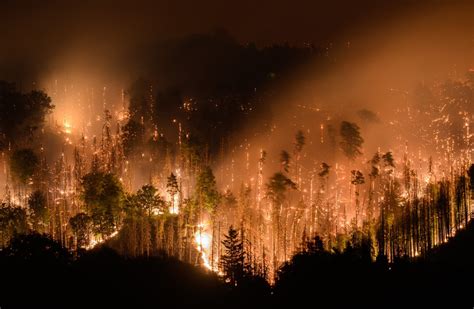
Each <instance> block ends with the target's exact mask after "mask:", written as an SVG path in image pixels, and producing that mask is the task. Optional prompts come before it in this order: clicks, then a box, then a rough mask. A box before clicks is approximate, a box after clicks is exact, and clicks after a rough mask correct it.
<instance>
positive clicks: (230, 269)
mask: <svg viewBox="0 0 474 309" xmlns="http://www.w3.org/2000/svg"><path fill="white" fill-rule="evenodd" d="M224 237H225V239H224V240H223V241H222V244H223V245H224V250H225V252H224V254H223V255H222V256H221V269H222V272H223V273H224V280H226V281H227V282H229V283H230V284H231V285H232V286H235V285H237V284H238V282H239V281H240V280H241V279H242V278H243V277H244V266H245V265H244V256H245V252H244V247H243V243H242V239H241V238H240V237H239V232H238V231H237V230H236V229H234V228H233V226H232V225H231V226H230V227H229V231H228V234H227V235H224Z"/></svg>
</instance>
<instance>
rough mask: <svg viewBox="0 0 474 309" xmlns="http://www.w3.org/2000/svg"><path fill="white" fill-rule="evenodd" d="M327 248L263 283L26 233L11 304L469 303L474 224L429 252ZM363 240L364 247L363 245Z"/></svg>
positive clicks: (5, 282)
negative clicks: (79, 248) (402, 254)
mask: <svg viewBox="0 0 474 309" xmlns="http://www.w3.org/2000/svg"><path fill="white" fill-rule="evenodd" d="M351 243H352V244H353V245H350V246H348V247H346V249H345V250H344V251H343V252H338V251H337V250H332V252H329V251H327V250H326V249H325V248H324V247H323V243H322V241H321V240H320V239H319V238H318V237H316V238H315V239H313V240H312V241H309V242H308V243H306V244H305V246H304V248H302V249H301V252H300V253H298V254H296V255H295V256H294V257H293V258H292V260H291V261H290V262H288V263H286V264H285V265H284V266H283V267H281V269H280V270H279V272H278V277H277V280H276V283H275V285H274V287H273V290H271V289H270V288H269V287H268V286H267V285H266V284H265V283H264V282H263V281H255V280H254V281H252V280H249V279H248V278H247V279H242V280H241V284H237V286H234V287H233V286H231V285H230V284H225V283H223V282H222V280H220V279H219V278H218V277H217V276H216V275H215V274H213V273H211V272H208V271H205V270H204V269H202V268H200V267H194V266H192V265H190V264H187V263H183V262H180V261H178V260H176V259H172V258H163V257H162V258H133V259H126V258H123V257H121V256H119V255H118V254H117V253H115V252H114V251H113V250H111V249H109V248H107V247H106V246H102V247H100V248H96V249H94V250H91V251H88V252H85V253H83V254H82V255H81V256H79V257H78V256H73V255H71V254H70V253H69V252H68V251H67V250H66V249H64V248H63V247H61V246H60V245H59V244H58V243H57V242H55V241H53V240H51V239H50V238H48V237H45V236H42V235H40V234H29V235H18V236H16V237H15V238H13V239H12V241H11V243H10V245H9V246H8V247H6V248H5V249H3V250H2V252H1V259H0V261H1V263H0V273H1V286H0V291H1V294H0V295H1V297H0V301H1V306H2V308H123V307H128V308H140V307H143V308H152V307H157V308H158V307H160V308H169V307H176V308H184V307H188V308H190V307H193V308H202V307H205V308H242V307H259V308H262V307H267V306H271V307H279V306H285V307H293V306H296V305H303V304H314V307H318V308H387V307H393V308H412V307H417V308H438V307H444V308H470V307H471V306H472V302H473V300H472V298H471V297H470V295H472V293H471V292H472V291H471V290H472V284H471V283H470V280H471V279H472V278H473V275H474V272H473V268H472V261H474V247H473V244H474V224H472V223H471V224H470V225H469V226H468V227H467V229H465V230H463V231H459V232H458V233H457V235H456V236H455V237H453V238H452V239H451V240H450V241H449V242H448V243H446V244H443V245H441V246H439V247H438V248H436V249H434V250H432V251H430V252H429V253H428V254H427V255H426V256H425V257H424V258H419V259H416V260H410V259H408V258H406V259H404V258H398V259H397V260H395V261H394V263H387V260H386V259H384V258H383V257H381V256H379V257H378V258H377V260H376V261H372V260H371V254H370V251H371V250H372V246H371V244H370V241H367V240H364V239H359V240H353V241H352V242H351ZM354 244H355V245H354Z"/></svg>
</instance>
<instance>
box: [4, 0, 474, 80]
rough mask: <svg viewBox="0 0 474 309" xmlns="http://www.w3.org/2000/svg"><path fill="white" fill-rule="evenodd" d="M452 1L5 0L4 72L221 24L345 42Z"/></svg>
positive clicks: (114, 51)
mask: <svg viewBox="0 0 474 309" xmlns="http://www.w3.org/2000/svg"><path fill="white" fill-rule="evenodd" d="M456 3H461V2H460V1H457V2H456ZM465 3H467V2H466V1H464V2H463V4H465ZM448 5H449V6H450V7H453V6H455V4H453V1H442V0H438V1H435V0H432V1H415V0H413V1H408V0H397V1H393V0H361V1H354V0H333V1H318V0H293V1H281V0H274V1H269V0H260V1H255V0H253V1H249V0H240V1H234V0H231V1H222V0H202V1H182V0H174V1H168V0H157V1H140V0H137V1H130V0H129V1H122V0H116V1H97V0H96V1H92V0H83V1H59V0H58V1H54V0H43V1H37V0H2V1H0V40H1V44H0V45H1V46H2V48H1V49H0V70H2V71H6V70H12V69H11V68H12V67H14V69H13V70H19V71H21V69H22V68H21V67H22V66H23V67H24V70H28V69H30V70H31V68H32V67H33V66H35V65H37V66H41V63H47V62H48V61H49V60H50V59H57V58H59V57H62V56H64V54H65V53H66V54H67V53H72V52H78V51H81V53H82V55H83V57H82V58H84V59H87V58H88V57H89V56H90V55H95V56H96V55H100V58H104V55H105V58H108V57H111V56H112V55H114V56H116V57H117V55H120V54H127V53H130V52H132V53H133V52H134V51H136V50H138V49H140V48H141V49H146V46H148V45H149V44H153V43H154V42H156V41H160V40H162V39H166V38H172V37H180V36H184V35H187V34H192V33H207V32H210V31H212V30H213V29H216V28H222V29H226V30H227V31H228V32H229V33H230V34H231V35H232V36H234V37H235V38H236V39H237V40H239V41H240V42H242V43H246V42H256V43H257V44H259V45H266V44H272V43H276V42H278V43H282V42H289V43H290V44H301V43H304V42H313V43H315V44H316V45H325V44H328V43H329V42H339V43H341V42H345V41H349V40H353V39H354V38H357V37H359V38H360V37H363V36H367V34H368V33H370V31H380V30H381V29H382V30H383V28H384V27H386V25H389V24H390V22H392V21H396V22H400V21H403V19H408V18H409V17H410V16H413V15H414V14H419V15H425V13H426V14H429V13H430V12H432V11H436V10H439V9H440V8H443V7H445V6H448ZM471 7H472V6H471ZM118 57H120V56H118ZM121 59H124V58H123V57H122V58H121ZM27 68H28V69H27ZM39 70H40V69H39Z"/></svg>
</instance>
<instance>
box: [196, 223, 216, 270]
mask: <svg viewBox="0 0 474 309" xmlns="http://www.w3.org/2000/svg"><path fill="white" fill-rule="evenodd" d="M204 227H205V224H203V223H201V224H199V225H198V228H199V229H198V230H197V231H196V232H195V233H194V243H195V244H196V249H197V250H198V251H199V252H200V253H201V259H202V261H203V266H204V267H205V268H207V269H209V270H214V269H213V268H212V266H211V263H210V259H209V249H210V248H211V243H212V237H211V235H210V234H209V233H208V232H206V231H203V228H204Z"/></svg>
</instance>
